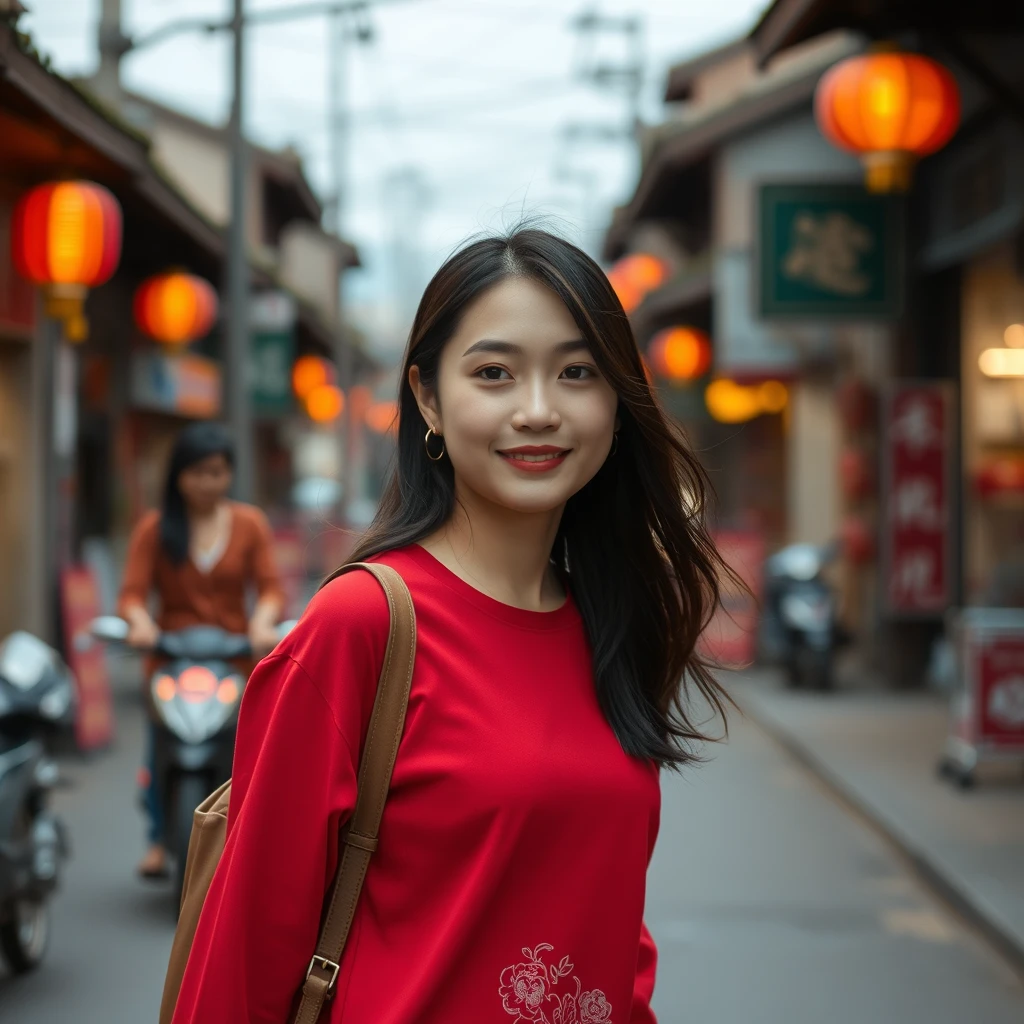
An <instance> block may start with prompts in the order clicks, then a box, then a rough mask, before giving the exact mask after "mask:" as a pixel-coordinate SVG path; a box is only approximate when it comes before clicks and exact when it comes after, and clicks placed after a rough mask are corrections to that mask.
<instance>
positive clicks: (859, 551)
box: [839, 516, 875, 565]
mask: <svg viewBox="0 0 1024 1024" xmlns="http://www.w3.org/2000/svg"><path fill="white" fill-rule="evenodd" d="M839 539H840V541H841V542H842V545H843V554H844V555H845V556H846V558H847V559H848V560H849V561H850V562H851V563H852V564H853V565H866V564H867V563H869V562H871V561H872V560H873V559H874V557H875V537H874V534H873V533H872V532H871V529H870V528H869V527H868V524H867V523H866V522H865V521H864V519H863V518H862V517H861V516H847V517H846V519H844V520H843V522H842V524H841V525H840V527H839Z"/></svg>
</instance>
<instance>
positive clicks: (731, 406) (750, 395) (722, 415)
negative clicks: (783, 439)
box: [704, 377, 789, 423]
mask: <svg viewBox="0 0 1024 1024" xmlns="http://www.w3.org/2000/svg"><path fill="white" fill-rule="evenodd" d="M704 403H705V405H706V406H707V410H708V412H709V413H710V414H711V417H712V419H715V420H718V422H719V423H746V422H747V421H748V420H752V419H755V418H756V417H757V416H763V415H765V414H768V415H772V414H775V413H780V412H782V411H783V410H784V409H785V408H786V406H787V405H788V404H789V389H788V388H787V387H786V385H785V384H783V383H782V382H781V381H778V380H766V381H764V382H762V383H761V384H751V385H747V384H739V383H737V382H736V381H734V380H729V379H728V378H724V377H723V378H720V379H719V380H715V381H712V382H711V383H710V384H709V385H708V387H707V390H706V391H705V392H704Z"/></svg>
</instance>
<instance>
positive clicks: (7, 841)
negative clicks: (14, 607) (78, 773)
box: [0, 631, 75, 974]
mask: <svg viewBox="0 0 1024 1024" xmlns="http://www.w3.org/2000/svg"><path fill="white" fill-rule="evenodd" d="M74 712H75V687H74V681H73V677H72V675H71V670H70V669H69V668H68V666H67V665H66V664H65V662H64V661H63V660H62V659H61V657H60V655H59V654H58V653H57V652H56V651H55V650H53V648H52V647H49V646H47V645H46V644H45V643H43V641H42V640H40V639H39V638H38V637H35V636H33V635H32V634H31V633H25V632H21V631H19V632H16V633H12V634H11V635H10V636H8V637H7V638H6V639H5V640H4V641H3V643H0V953H2V954H3V958H4V960H5V961H6V962H7V965H8V966H9V967H10V969H11V970H12V971H13V972H14V973H15V974H21V973H24V972H26V971H30V970H32V969H33V968H35V967H37V966H38V965H39V963H40V961H41V960H42V958H43V954H44V953H45V952H46V946H47V942H48V940H49V934H50V907H49V901H50V897H51V895H52V894H53V892H54V891H55V889H56V888H57V884H58V881H59V876H60V867H61V862H62V861H63V859H64V858H65V857H66V856H67V853H68V844H67V837H66V834H65V831H64V826H63V824H62V823H61V821H60V820H59V819H58V818H57V817H56V816H55V815H54V814H52V813H51V812H50V810H49V807H48V803H49V792H50V790H51V789H52V788H53V787H54V786H55V785H56V783H57V781H58V779H59V772H58V770H57V765H56V763H55V762H54V761H53V760H51V758H50V757H49V756H48V755H47V751H46V747H45V744H44V739H45V738H46V737H47V736H48V735H49V734H52V733H53V732H55V731H59V730H62V729H66V728H69V727H70V725H71V723H72V721H73V720H74Z"/></svg>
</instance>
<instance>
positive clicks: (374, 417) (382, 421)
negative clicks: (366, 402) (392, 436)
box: [366, 402, 398, 434]
mask: <svg viewBox="0 0 1024 1024" xmlns="http://www.w3.org/2000/svg"><path fill="white" fill-rule="evenodd" d="M366 425H367V426H368V427H369V428H370V429H371V430H372V431H374V432H375V433H378V434H386V433H388V431H393V430H394V429H395V427H396V426H397V425H398V406H397V404H396V403H395V402H374V403H373V405H371V406H370V407H369V409H367V410H366Z"/></svg>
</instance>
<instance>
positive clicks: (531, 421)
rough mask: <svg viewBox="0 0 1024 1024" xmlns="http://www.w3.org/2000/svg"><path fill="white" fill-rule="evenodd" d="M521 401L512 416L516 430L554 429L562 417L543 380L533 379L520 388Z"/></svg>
mask: <svg viewBox="0 0 1024 1024" xmlns="http://www.w3.org/2000/svg"><path fill="white" fill-rule="evenodd" d="M521 393H522V403H521V405H520V407H519V409H518V410H517V411H516V413H515V415H514V416H513V417H512V426H513V427H515V428H516V429H517V430H556V429H557V428H558V427H560V426H561V425H562V417H561V416H560V415H559V412H558V409H557V408H556V407H555V403H554V401H553V400H552V396H551V395H550V393H549V391H548V388H547V387H546V386H545V382H544V381H535V382H533V383H531V384H529V385H528V386H527V387H526V388H524V389H523V390H522V392H521Z"/></svg>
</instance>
